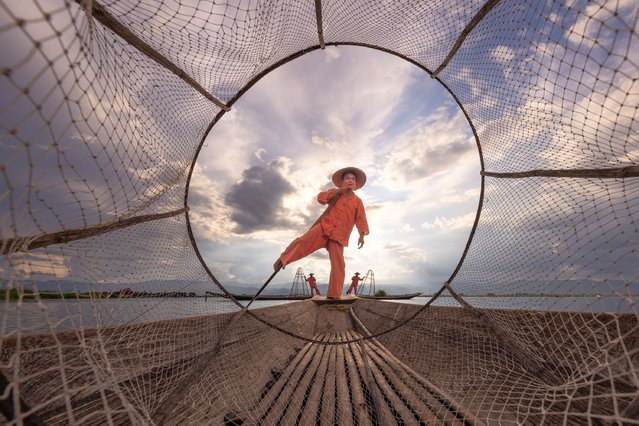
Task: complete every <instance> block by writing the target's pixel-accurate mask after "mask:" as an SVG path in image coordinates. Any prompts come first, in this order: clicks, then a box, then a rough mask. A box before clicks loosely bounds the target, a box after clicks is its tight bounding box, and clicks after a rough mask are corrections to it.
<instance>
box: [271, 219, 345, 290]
mask: <svg viewBox="0 0 639 426" xmlns="http://www.w3.org/2000/svg"><path fill="white" fill-rule="evenodd" d="M321 248H325V249H326V250H327V251H328V258H329V259H330V261H331V275H330V278H329V280H328V293H327V294H326V296H327V297H329V298H333V299H339V298H340V296H341V295H342V289H343V288H344V278H345V277H346V264H345V263H344V246H343V245H341V244H340V243H338V242H337V241H333V240H330V239H328V238H326V237H325V236H324V235H322V226H321V225H320V224H319V223H318V224H317V225H315V226H313V227H312V228H311V229H309V230H308V232H307V233H306V234H304V235H302V236H301V237H299V238H296V239H294V240H293V242H292V243H291V244H289V246H288V247H286V250H284V252H283V253H282V254H281V255H280V260H281V261H282V265H284V266H286V265H288V264H289V263H293V262H295V261H296V260H299V259H301V258H303V257H306V256H308V255H309V254H311V253H313V252H315V251H317V250H319V249H321Z"/></svg>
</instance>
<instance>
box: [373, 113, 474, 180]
mask: <svg viewBox="0 0 639 426" xmlns="http://www.w3.org/2000/svg"><path fill="white" fill-rule="evenodd" d="M453 114H454V115H453ZM451 115H452V116H451ZM469 133H470V132H469V128H468V125H467V121H466V119H465V117H464V115H463V114H462V113H461V111H457V112H456V113H451V112H450V111H448V110H447V109H446V108H444V107H440V108H438V109H437V110H436V111H435V113H433V114H432V115H430V116H429V117H426V119H425V120H424V123H423V124H422V125H420V126H416V127H413V128H411V129H409V130H408V131H407V132H406V133H405V134H403V135H401V136H400V137H398V141H397V142H396V144H395V145H394V146H393V149H392V151H391V152H390V153H389V155H388V162H387V163H386V165H385V167H384V169H383V174H384V176H385V177H384V183H385V185H386V186H389V187H393V186H403V185H406V184H407V183H411V182H413V181H419V180H421V179H425V178H428V177H430V176H432V175H434V174H437V173H441V172H444V171H447V170H451V169H453V168H454V167H455V165H456V164H457V163H459V162H461V161H464V160H465V159H466V157H468V156H473V155H477V154H476V152H477V151H476V145H475V142H474V138H472V137H471V134H469Z"/></svg>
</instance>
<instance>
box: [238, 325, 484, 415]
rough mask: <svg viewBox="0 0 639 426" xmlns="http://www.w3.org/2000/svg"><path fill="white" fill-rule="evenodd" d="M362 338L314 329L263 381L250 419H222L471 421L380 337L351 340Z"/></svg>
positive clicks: (350, 334) (357, 335) (350, 332)
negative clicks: (282, 366) (312, 338)
mask: <svg viewBox="0 0 639 426" xmlns="http://www.w3.org/2000/svg"><path fill="white" fill-rule="evenodd" d="M361 338H362V336H361V335H360V334H359V333H357V332H355V331H345V332H338V333H325V334H322V335H317V336H316V339H317V341H320V342H323V343H324V344H323V343H307V344H306V345H305V346H304V347H303V348H302V349H301V350H300V351H299V352H298V353H297V355H296V356H295V357H294V358H293V359H292V360H291V362H290V363H289V364H288V366H287V367H286V368H285V369H284V370H283V371H281V372H280V373H279V374H277V375H276V376H274V378H273V380H271V381H269V382H268V383H266V384H265V385H264V386H263V389H262V391H261V393H260V396H259V398H258V400H257V401H255V405H254V409H253V410H252V413H251V419H239V418H236V419H235V420H234V421H233V420H231V418H232V417H233V416H228V415H227V416H226V419H225V420H226V423H227V424H253V423H256V424H261V425H277V424H304V425H334V424H339V425H371V424H406V425H419V424H445V425H455V426H457V425H459V426H461V425H470V424H473V423H472V422H471V420H470V419H468V418H464V415H463V414H462V413H461V412H459V411H457V410H456V408H455V407H454V405H453V403H452V402H450V401H448V400H447V399H446V398H445V397H444V396H443V395H441V394H439V393H438V392H437V391H436V390H434V389H433V387H432V385H431V384H429V383H428V381H427V380H425V379H424V378H422V377H421V376H419V374H417V373H415V372H414V371H412V370H411V369H410V368H408V367H407V366H405V365H404V364H403V363H402V362H401V361H399V360H397V359H396V358H395V357H394V356H393V355H392V354H391V353H390V352H389V351H388V350H387V349H386V348H384V347H383V346H382V345H380V344H379V343H378V342H376V341H374V340H363V341H359V342H357V341H355V342H354V341H353V340H359V339H361ZM349 341H350V342H351V343H342V344H340V343H338V342H349ZM326 343H328V344H326ZM336 343H337V344H336ZM229 420H231V421H229Z"/></svg>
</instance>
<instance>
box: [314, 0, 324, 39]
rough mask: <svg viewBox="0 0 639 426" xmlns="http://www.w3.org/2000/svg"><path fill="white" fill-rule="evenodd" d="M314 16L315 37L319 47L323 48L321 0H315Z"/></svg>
mask: <svg viewBox="0 0 639 426" xmlns="http://www.w3.org/2000/svg"><path fill="white" fill-rule="evenodd" d="M315 17H316V18H317V38H318V39H319V44H320V49H324V48H325V47H326V46H325V45H324V26H323V24H322V0H315Z"/></svg>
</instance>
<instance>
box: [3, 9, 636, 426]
mask: <svg viewBox="0 0 639 426" xmlns="http://www.w3.org/2000/svg"><path fill="white" fill-rule="evenodd" d="M638 22H639V5H638V4H637V3H636V2H634V1H625V0H618V1H616V0H610V1H580V0H575V1H571V2H567V3H566V2H560V1H546V2H540V1H536V0H529V1H521V0H517V1H515V0H501V1H499V0H488V1H468V0H464V1H452V2H451V1H450V0H448V1H439V0H434V1H412V2H411V1H402V2H369V1H363V0H361V1H349V2H344V1H336V0H333V1H328V0H317V1H315V2H313V1H308V0H307V1H290V0H289V1H285V0H273V1H241V2H230V3H229V4H217V3H213V2H211V1H200V2H197V1H173V0H165V1H161V2H159V1H150V0H138V1H133V0H123V1H108V0H101V1H94V0H77V1H62V0H46V1H45V0H38V1H33V0H24V1H19V2H18V1H14V2H3V3H0V40H1V43H0V46H1V47H0V52H1V54H0V69H1V74H2V75H1V76H0V93H2V97H1V105H0V108H1V110H0V111H1V112H0V154H1V156H0V272H1V274H2V276H1V279H2V292H3V293H4V298H3V300H0V303H1V304H2V308H1V309H0V314H1V316H0V332H1V333H0V335H1V337H0V345H1V346H0V390H1V395H0V411H1V412H2V416H3V417H2V423H6V424H16V425H17V424H106V423H108V424H131V423H133V424H215V425H217V424H293V423H302V424H340V425H341V424H395V423H398V424H419V423H420V422H421V423H422V424H480V425H481V424H614V423H615V422H617V423H616V424H622V423H623V424H639V420H637V419H638V418H639V321H638V320H639V317H638V312H639V311H638V309H637V306H636V302H637V300H638V297H639V296H638V295H639V251H638V249H639V225H638V224H639V164H638V163H639V137H638V136H637V135H638V134H639V133H638V131H639V124H638V121H637V117H638V115H639V114H638V105H639V81H638V79H639V40H638V34H637V31H638V28H639V27H638V25H639V24H638ZM336 44H353V45H361V46H367V47H373V48H376V49H380V50H383V51H386V52H389V53H392V54H395V55H398V56H400V57H402V58H404V59H406V60H408V61H410V62H412V63H414V64H415V65H417V66H419V67H421V68H422V69H423V70H424V77H425V78H427V77H428V76H429V75H430V77H433V78H436V79H437V80H438V81H439V82H440V83H441V84H443V85H444V86H445V87H446V88H447V89H448V90H449V92H450V93H451V95H453V96H454V98H455V99H456V100H457V102H458V104H459V106H460V107H461V108H462V109H463V111H464V112H465V114H466V116H467V118H468V120H469V123H470V124H471V126H472V128H473V131H474V132H475V136H476V140H477V145H478V148H479V152H480V159H481V173H482V196H481V201H480V205H479V211H478V215H477V220H476V223H475V226H474V227H473V231H472V233H471V236H470V239H469V241H468V245H467V247H466V250H465V251H464V253H463V256H462V258H461V259H460V262H459V264H458V266H457V268H455V270H454V271H451V277H450V279H449V280H448V281H447V282H446V283H445V284H444V285H443V286H442V288H441V290H440V291H439V292H438V293H437V294H436V295H435V296H434V297H433V298H432V300H431V301H430V302H429V303H428V304H427V305H425V306H414V305H406V304H404V305H402V304H392V303H386V302H380V301H374V300H358V301H357V302H355V303H353V304H352V305H351V306H346V307H342V308H340V309H328V308H327V307H325V306H320V305H316V304H314V302H311V301H304V302H300V303H292V304H287V305H282V306H275V307H271V308H266V309H260V310H254V311H246V310H244V309H242V306H241V305H240V304H239V303H237V301H235V300H234V298H233V297H232V296H230V295H229V294H228V292H227V291H226V289H225V288H224V287H223V286H222V285H220V283H219V282H218V281H217V280H216V279H215V277H214V276H213V275H212V274H211V273H210V271H209V270H208V268H207V267H206V265H205V264H204V263H203V262H202V260H201V257H200V255H199V252H198V249H197V246H196V245H195V243H194V240H193V236H192V232H191V229H190V226H189V211H188V197H187V193H188V183H189V179H190V175H191V172H192V167H193V164H194V162H195V159H196V158H197V154H198V152H199V149H200V148H201V146H202V143H203V140H204V138H205V136H206V135H207V133H208V132H209V131H210V129H211V128H212V126H214V125H215V123H216V122H217V121H218V120H219V118H220V117H221V116H222V115H223V114H224V112H225V111H227V110H228V108H229V107H230V106H231V105H232V104H233V103H234V102H235V101H236V100H237V99H238V98H239V96H240V95H241V94H242V93H244V91H246V90H247V89H248V88H249V87H250V86H251V85H252V84H253V83H254V82H255V81H257V80H258V79H259V78H261V77H262V76H263V75H265V74H266V73H268V72H269V71H270V70H272V69H274V68H276V67H277V66H279V65H281V64H282V63H284V62H286V61H288V60H290V59H292V58H294V57H297V56H299V55H301V54H304V53H306V52H308V51H311V50H313V49H318V48H322V47H324V46H326V45H336ZM216 149H220V150H223V149H224V147H219V148H216ZM44 276H46V277H49V278H48V279H47V280H44V279H43V278H42V277H44ZM52 277H53V278H52ZM106 280H108V282H109V283H127V285H129V286H130V287H131V289H130V290H129V291H130V292H138V293H139V292H148V293H154V294H153V296H154V297H148V298H145V299H144V300H143V301H142V302H141V300H142V299H136V300H134V299H135V298H130V297H124V296H126V292H124V293H121V294H120V297H116V298H114V297H108V296H109V294H108V292H109V291H108V290H104V289H106V288H107V287H106V286H105V284H106V283H105V281H106ZM70 288H73V289H74V290H73V291H70V290H69V289H70ZM56 291H57V293H58V294H59V293H60V292H62V293H63V296H64V297H63V298H62V299H56V300H55V301H48V300H46V297H47V294H50V293H51V292H56ZM205 292H206V293H207V294H208V295H209V298H208V300H207V302H206V303H207V304H208V306H215V311H216V312H218V313H216V314H207V315H205V314H204V313H205V312H204V311H203V310H202V308H201V304H198V303H195V302H194V301H193V300H192V298H188V297H185V298H180V299H179V301H177V302H176V301H175V300H173V299H176V298H175V296H184V295H187V296H188V295H189V294H192V293H195V294H198V295H203V294H204V293H205ZM490 295H492V296H503V297H505V298H506V299H507V300H508V303H507V306H501V307H499V306H494V305H492V304H491V303H489V302H490V298H489V297H483V296H490ZM480 296H482V297H480ZM169 299H171V300H172V303H171V304H170V306H171V307H170V308H164V307H163V308H162V309H159V307H161V305H162V303H164V302H165V301H167V300H169ZM52 303H55V304H57V306H58V309H64V310H65V312H66V314H65V315H64V316H63V318H62V319H60V318H59V317H53V316H52V315H51V311H50V309H49V307H50V306H52ZM211 304H214V305H211ZM209 311H210V310H207V312H209ZM344 324H348V326H344Z"/></svg>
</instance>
